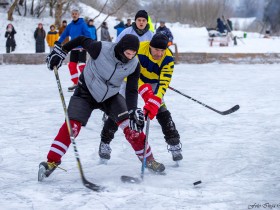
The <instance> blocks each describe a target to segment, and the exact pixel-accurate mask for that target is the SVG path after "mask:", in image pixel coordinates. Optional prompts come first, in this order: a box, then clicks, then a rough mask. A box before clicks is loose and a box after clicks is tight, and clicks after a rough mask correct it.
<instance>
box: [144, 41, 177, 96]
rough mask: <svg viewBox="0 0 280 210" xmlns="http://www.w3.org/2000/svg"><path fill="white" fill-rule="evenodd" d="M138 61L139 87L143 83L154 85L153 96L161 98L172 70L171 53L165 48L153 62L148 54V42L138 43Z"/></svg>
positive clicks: (172, 60)
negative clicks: (160, 56) (161, 55)
mask: <svg viewBox="0 0 280 210" xmlns="http://www.w3.org/2000/svg"><path fill="white" fill-rule="evenodd" d="M138 59H139V62H140V79H139V84H138V85H139V87H140V86H141V85H143V84H144V83H149V84H153V86H154V85H156V88H155V91H154V93H155V95H157V96H158V97H160V98H163V96H164V94H165V92H166V90H167V88H168V86H169V83H170V81H171V77H172V74H173V70H174V59H173V56H172V53H171V51H170V50H169V49H168V48H167V50H166V51H165V54H164V55H163V57H162V58H161V59H160V60H154V59H153V57H152V55H151V53H150V42H148V41H146V42H140V48H139V50H138Z"/></svg>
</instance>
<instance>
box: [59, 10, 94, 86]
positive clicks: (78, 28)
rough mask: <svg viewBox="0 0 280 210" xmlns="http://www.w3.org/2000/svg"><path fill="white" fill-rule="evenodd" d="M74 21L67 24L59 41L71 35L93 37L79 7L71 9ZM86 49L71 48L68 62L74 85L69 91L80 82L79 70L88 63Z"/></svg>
mask: <svg viewBox="0 0 280 210" xmlns="http://www.w3.org/2000/svg"><path fill="white" fill-rule="evenodd" d="M71 16H72V19H73V20H72V22H71V23H70V24H68V25H67V27H66V29H65V30H64V31H63V33H62V34H61V36H60V38H59V40H58V42H59V43H60V44H61V43H62V42H63V41H64V39H65V38H66V37H68V36H70V38H71V40H72V39H74V38H76V37H78V36H86V37H91V35H90V32H89V30H88V27H87V24H86V22H85V21H84V19H83V18H80V11H79V10H78V9H73V10H72V11H71ZM86 55H87V54H86V51H85V50H84V49H83V48H82V47H81V46H79V47H77V48H74V49H72V50H71V53H70V62H69V63H68V68H69V71H70V74H71V80H72V81H73V86H71V87H69V88H68V91H74V90H75V88H76V87H77V84H78V79H79V72H78V69H79V71H80V72H82V71H83V69H84V68H85V65H86V59H87V58H86Z"/></svg>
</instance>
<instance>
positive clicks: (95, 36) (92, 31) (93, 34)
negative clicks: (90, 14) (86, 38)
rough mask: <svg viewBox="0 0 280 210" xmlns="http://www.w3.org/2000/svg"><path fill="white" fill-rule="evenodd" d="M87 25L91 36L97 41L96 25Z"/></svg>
mask: <svg viewBox="0 0 280 210" xmlns="http://www.w3.org/2000/svg"><path fill="white" fill-rule="evenodd" d="M87 26H88V31H89V33H90V38H92V39H93V40H95V41H97V34H96V27H95V26H92V25H87Z"/></svg>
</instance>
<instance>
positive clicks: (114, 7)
mask: <svg viewBox="0 0 280 210" xmlns="http://www.w3.org/2000/svg"><path fill="white" fill-rule="evenodd" d="M117 2H118V4H113V5H112V7H111V8H110V11H111V12H110V13H108V14H107V16H106V18H105V19H104V20H103V22H104V21H106V20H107V19H108V18H109V17H110V16H112V15H114V14H116V13H117V12H118V11H119V10H120V9H121V8H122V7H123V6H124V5H125V4H126V3H127V2H128V0H118V1H117ZM100 27H101V25H100V26H98V27H97V29H96V30H98V29H99V28H100Z"/></svg>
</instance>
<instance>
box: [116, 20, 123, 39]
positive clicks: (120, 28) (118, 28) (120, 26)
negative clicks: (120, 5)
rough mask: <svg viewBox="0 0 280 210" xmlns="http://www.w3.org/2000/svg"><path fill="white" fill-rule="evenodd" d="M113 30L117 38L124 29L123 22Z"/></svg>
mask: <svg viewBox="0 0 280 210" xmlns="http://www.w3.org/2000/svg"><path fill="white" fill-rule="evenodd" d="M114 29H116V30H117V36H119V34H120V33H121V32H122V31H123V30H124V29H125V25H124V22H123V21H122V20H121V21H120V23H119V24H118V25H116V26H114Z"/></svg>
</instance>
